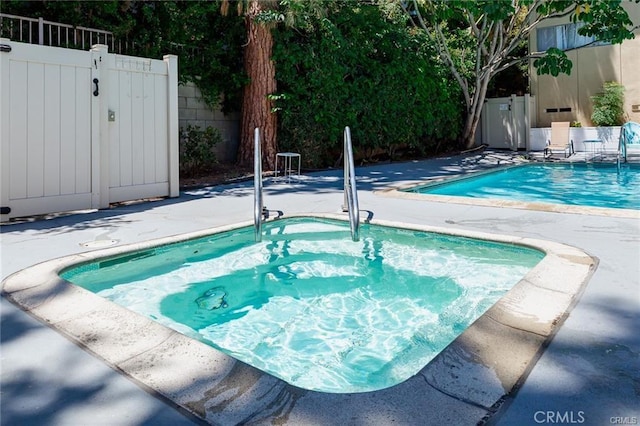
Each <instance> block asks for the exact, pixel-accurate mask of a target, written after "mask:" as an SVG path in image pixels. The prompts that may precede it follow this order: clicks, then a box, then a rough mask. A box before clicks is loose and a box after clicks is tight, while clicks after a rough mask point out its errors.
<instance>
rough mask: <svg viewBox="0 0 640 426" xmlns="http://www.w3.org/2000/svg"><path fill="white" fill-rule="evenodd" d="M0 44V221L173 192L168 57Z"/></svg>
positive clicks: (173, 60)
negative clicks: (155, 57) (133, 55)
mask: <svg viewBox="0 0 640 426" xmlns="http://www.w3.org/2000/svg"><path fill="white" fill-rule="evenodd" d="M0 44H1V46H0V77H1V78H0V99H1V101H0V117H1V118H0V120H1V121H0V148H1V149H0V168H1V172H0V173H1V174H0V182H1V183H0V209H1V213H2V215H1V216H0V220H2V221H6V220H8V219H10V218H13V217H21V216H27V215H37V214H45V213H53V212H60V211H68V210H78V209H93V208H107V207H108V206H109V204H110V203H114V202H119V201H126V200H135V199H140V198H151V197H164V196H171V197H175V196H178V195H179V187H178V185H179V182H178V131H179V130H178V102H177V99H178V79H177V77H178V76H177V72H178V69H177V57H176V56H173V55H167V56H165V57H164V60H154V59H146V58H137V57H131V56H123V55H116V54H112V53H108V50H107V46H106V45H95V46H93V48H92V49H91V50H90V51H79V50H72V49H64V48H58V47H49V46H40V45H33V44H27V43H19V42H13V41H11V40H8V39H0Z"/></svg>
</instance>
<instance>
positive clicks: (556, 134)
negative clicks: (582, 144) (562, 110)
mask: <svg viewBox="0 0 640 426" xmlns="http://www.w3.org/2000/svg"><path fill="white" fill-rule="evenodd" d="M554 151H562V152H563V153H564V158H567V157H571V156H572V155H573V154H575V150H574V149H573V141H572V140H571V139H570V137H569V122H568V121H554V122H552V123H551V139H549V140H548V141H547V146H546V148H545V149H544V156H545V157H546V156H547V154H549V155H551V154H552V153H553V152H554Z"/></svg>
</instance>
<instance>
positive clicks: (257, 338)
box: [61, 218, 544, 393]
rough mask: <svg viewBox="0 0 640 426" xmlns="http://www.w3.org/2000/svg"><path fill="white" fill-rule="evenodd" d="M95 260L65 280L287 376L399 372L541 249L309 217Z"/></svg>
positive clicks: (349, 388) (468, 318)
mask: <svg viewBox="0 0 640 426" xmlns="http://www.w3.org/2000/svg"><path fill="white" fill-rule="evenodd" d="M263 229H264V237H263V241H262V242H260V243H256V242H255V241H254V236H253V229H252V228H250V227H246V228H242V229H236V230H233V231H229V232H225V233H220V234H216V235H213V236H208V237H205V238H199V239H195V240H189V241H185V242H181V243H179V244H173V245H169V246H160V247H155V248H153V249H145V250H142V251H137V252H132V253H127V254H125V255H121V256H118V257H113V258H108V259H100V260H97V261H94V262H90V263H84V264H82V265H79V266H76V267H73V268H71V269H67V270H65V271H64V272H63V273H62V274H61V276H62V277H63V278H64V279H66V280H68V281H70V282H73V283H74V284H76V285H79V286H81V287H84V288H86V289H88V290H90V291H92V292H95V293H96V294H98V295H100V296H102V297H105V298H107V299H109V300H111V301H113V302H115V303H117V304H119V305H121V306H124V307H126V308H128V309H131V310H133V311H135V312H138V313H140V314H142V315H144V316H146V317H148V318H151V319H153V320H155V321H157V322H159V323H161V324H163V325H165V326H167V327H170V328H172V329H174V330H177V331H179V332H181V333H183V334H185V335H187V336H190V337H192V338H195V339H198V340H200V341H202V342H205V343H207V344H209V345H211V346H213V347H215V348H217V349H220V350H222V351H223V352H225V353H227V354H228V355H230V356H233V357H235V358H237V359H239V360H242V361H244V362H246V363H248V364H250V365H252V366H254V367H256V368H259V369H260V370H263V371H266V372H268V373H270V374H273V375H274V376H276V377H279V378H281V379H283V380H285V381H287V382H288V383H290V384H292V385H295V386H298V387H301V388H304V389H309V390H315V391H323V392H332V393H346V392H368V391H373V390H378V389H383V388H387V387H390V386H392V385H395V384H397V383H400V382H402V381H405V380H407V379H408V378H410V377H412V376H414V375H415V374H416V373H417V372H418V371H420V370H421V369H422V368H423V367H424V366H425V365H426V364H427V363H428V362H429V361H431V360H432V359H433V358H434V357H435V356H436V355H437V354H438V353H439V352H440V351H442V350H443V349H444V348H445V347H446V346H447V345H449V344H450V343H451V342H452V341H453V340H454V339H455V338H456V337H457V336H458V335H460V334H461V333H462V332H463V331H464V330H465V329H466V328H467V327H468V326H469V325H470V324H471V323H472V322H473V321H475V320H476V319H477V318H478V317H480V316H481V315H482V314H483V313H484V312H486V311H487V309H489V308H490V307H491V306H492V305H493V304H494V303H495V302H496V301H497V300H498V299H500V298H501V297H502V296H503V295H504V294H505V293H506V292H507V291H508V290H510V289H511V288H512V287H513V286H514V285H515V284H516V283H517V282H518V281H520V279H521V278H522V277H524V276H525V275H526V274H527V273H528V272H529V270H531V269H532V268H533V267H534V266H535V265H536V264H537V263H538V262H540V260H541V259H542V258H543V257H544V253H543V252H541V251H540V250H537V249H533V248H530V247H524V246H520V245H513V244H504V243H497V242H492V241H482V240H477V239H472V238H463V237H459V236H455V237H454V236H449V235H442V234H435V233H428V232H423V231H417V230H407V229H398V228H392V227H387V226H376V225H365V226H363V227H362V228H361V241H359V242H353V241H352V240H351V239H350V238H349V227H348V224H347V223H345V222H343V221H335V220H328V219H318V218H291V219H284V220H277V221H272V222H267V223H265V225H264V228H263Z"/></svg>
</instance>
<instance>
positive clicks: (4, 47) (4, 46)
mask: <svg viewBox="0 0 640 426" xmlns="http://www.w3.org/2000/svg"><path fill="white" fill-rule="evenodd" d="M0 52H11V46H9V45H8V44H0Z"/></svg>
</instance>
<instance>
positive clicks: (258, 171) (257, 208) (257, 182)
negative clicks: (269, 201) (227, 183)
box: [253, 127, 264, 242]
mask: <svg viewBox="0 0 640 426" xmlns="http://www.w3.org/2000/svg"><path fill="white" fill-rule="evenodd" d="M253 139H254V142H253V143H254V149H253V189H254V191H253V194H254V195H253V224H254V228H255V229H254V235H255V240H256V242H260V241H262V211H263V210H264V203H263V202H262V152H261V149H260V129H258V128H257V127H256V128H255V130H254V131H253Z"/></svg>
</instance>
